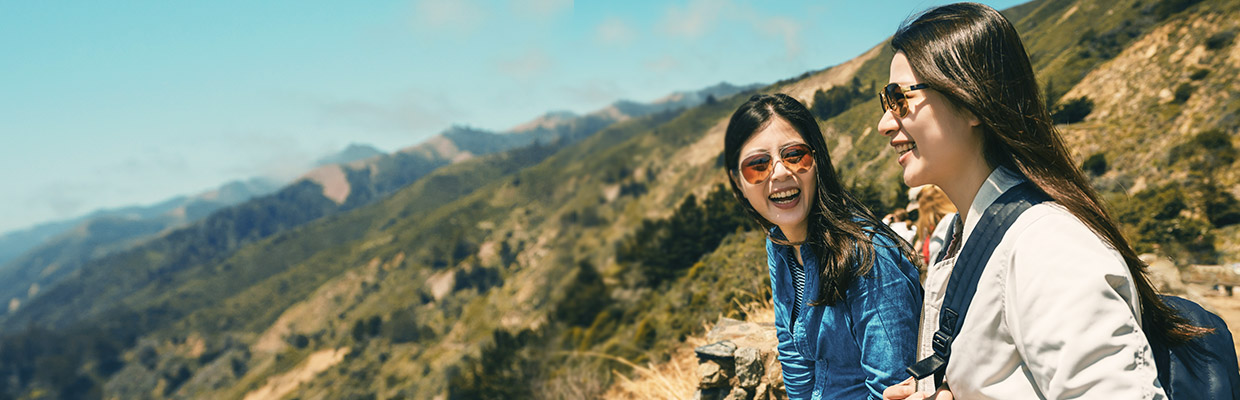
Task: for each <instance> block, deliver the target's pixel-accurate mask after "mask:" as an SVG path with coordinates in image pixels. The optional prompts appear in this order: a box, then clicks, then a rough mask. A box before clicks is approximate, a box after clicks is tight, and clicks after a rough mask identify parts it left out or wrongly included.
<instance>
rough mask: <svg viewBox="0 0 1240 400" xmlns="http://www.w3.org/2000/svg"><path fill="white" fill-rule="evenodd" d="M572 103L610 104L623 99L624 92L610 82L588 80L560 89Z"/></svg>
mask: <svg viewBox="0 0 1240 400" xmlns="http://www.w3.org/2000/svg"><path fill="white" fill-rule="evenodd" d="M560 91H561V92H563V93H564V96H565V97H566V98H568V99H569V100H570V101H572V102H573V103H577V104H585V105H590V106H596V105H602V104H611V103H612V102H614V101H616V100H620V99H622V98H624V96H625V91H624V89H623V88H621V87H620V85H617V84H616V83H615V82H612V81H603V80H597V79H596V80H590V81H586V82H582V83H579V84H576V85H572V86H564V87H562V88H561V89H560Z"/></svg>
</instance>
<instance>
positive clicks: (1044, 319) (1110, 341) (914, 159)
mask: <svg viewBox="0 0 1240 400" xmlns="http://www.w3.org/2000/svg"><path fill="white" fill-rule="evenodd" d="M891 47H892V48H893V49H894V50H895V56H894V57H893V58H892V60H891V71H890V73H891V75H890V82H891V83H890V84H889V85H887V87H886V88H885V89H884V90H883V92H882V93H881V94H880V97H881V102H882V105H883V108H884V113H883V116H882V119H881V120H880V121H879V122H878V131H879V132H881V133H882V134H883V135H886V136H887V137H889V138H890V139H891V141H890V145H891V147H892V148H893V150H894V151H895V152H896V153H897V157H898V158H897V162H899V164H900V165H901V166H902V167H903V168H904V173H903V177H904V182H905V183H907V184H908V185H909V186H917V185H924V184H935V185H938V186H939V187H940V188H942V189H943V192H944V193H946V194H947V197H948V198H949V199H951V202H952V203H953V204H954V205H955V206H956V208H957V209H959V210H960V211H961V213H960V214H959V218H958V219H955V220H954V221H955V222H954V223H952V229H953V230H954V231H955V232H956V234H955V235H953V237H954V238H955V239H954V240H952V241H951V243H949V244H948V245H947V247H948V253H947V254H946V257H944V258H943V259H942V260H941V261H938V262H937V263H933V262H932V263H931V264H932V265H930V266H929V268H928V271H927V274H926V275H927V276H926V281H925V286H926V296H925V304H924V305H923V317H922V323H921V336H920V341H919V345H918V351H919V354H918V358H919V359H921V358H923V357H928V356H930V355H931V354H932V353H933V352H934V351H933V350H932V348H933V345H932V343H933V341H934V338H935V336H934V333H935V331H936V330H937V329H938V321H939V310H940V308H941V305H942V303H943V296H944V291H945V290H946V288H947V283H948V278H949V277H950V275H951V271H952V268H953V267H954V266H955V264H956V260H957V259H961V258H963V257H964V256H966V255H967V254H965V255H962V254H960V253H961V251H960V250H961V248H962V247H963V245H964V243H965V242H968V241H969V240H971V235H972V234H977V235H981V233H975V232H972V231H973V228H974V227H975V226H976V224H977V220H978V219H979V218H980V217H981V215H982V214H981V213H982V212H983V211H984V210H986V208H987V207H988V206H990V205H991V204H992V203H993V202H994V201H995V200H996V199H997V198H998V197H999V196H1000V195H1001V194H1003V193H1004V192H1007V191H1008V190H1010V189H1012V188H1013V187H1016V185H1019V184H1026V185H1030V184H1031V185H1032V186H1031V188H1032V190H1034V191H1035V193H1037V192H1040V193H1042V194H1045V195H1046V196H1048V197H1049V198H1050V199H1051V201H1047V202H1043V203H1041V204H1038V205H1034V206H1033V207H1032V208H1029V209H1028V210H1027V211H1025V212H1024V213H1022V214H1020V216H1019V217H1018V218H1017V219H1016V222H1015V223H1014V224H1013V225H1012V226H1011V228H1009V229H1008V230H1007V231H1006V233H1005V234H1004V235H1003V237H1002V238H1001V239H1000V241H999V245H998V247H997V248H995V250H994V253H993V254H992V255H991V256H990V258H989V259H988V261H987V262H986V264H985V265H984V267H983V269H982V271H981V275H980V278H979V280H978V283H977V291H976V293H975V294H974V297H973V299H972V301H971V302H970V303H969V304H970V305H969V308H968V312H967V314H966V318H965V319H964V322H963V326H961V327H960V329H959V331H957V332H956V333H955V335H954V336H955V341H954V342H952V343H951V345H950V351H951V352H950V362H949V363H948V364H947V366H946V370H945V374H944V383H943V385H942V386H939V387H937V388H936V387H935V386H934V385H935V384H934V379H929V378H927V379H923V380H922V381H920V382H917V383H916V384H915V383H914V382H913V381H912V380H911V379H910V380H909V381H907V382H905V383H903V384H901V385H897V386H895V387H892V388H890V389H889V390H888V391H887V393H885V394H886V395H887V398H891V399H906V398H907V399H921V398H925V397H926V396H930V395H932V394H934V393H936V392H937V394H938V397H936V399H939V400H942V399H949V398H952V397H953V396H954V397H955V398H959V399H1038V398H1042V399H1047V398H1049V399H1057V398H1113V399H1154V398H1165V394H1164V393H1163V390H1162V388H1161V387H1160V386H1159V384H1158V377H1157V369H1156V367H1155V364H1154V359H1153V357H1152V355H1151V350H1150V345H1149V342H1148V340H1147V339H1146V332H1145V331H1147V330H1148V331H1149V334H1151V335H1158V337H1162V338H1166V340H1167V342H1168V343H1177V342H1182V341H1184V340H1186V339H1187V338H1189V337H1192V336H1194V335H1198V334H1200V333H1201V329H1200V328H1196V327H1193V326H1191V325H1188V324H1187V323H1186V322H1185V321H1184V320H1183V319H1182V318H1180V317H1178V316H1176V315H1174V313H1173V312H1172V311H1171V309H1170V308H1168V306H1167V305H1166V304H1164V303H1163V302H1162V300H1160V299H1159V297H1158V296H1157V295H1156V293H1155V290H1154V288H1153V287H1152V286H1151V285H1150V281H1149V279H1148V278H1147V276H1146V272H1145V265H1144V263H1143V262H1141V260H1140V259H1138V258H1137V254H1136V252H1134V251H1133V249H1132V247H1131V246H1129V245H1128V242H1127V241H1126V240H1125V239H1124V237H1123V236H1122V235H1121V234H1120V231H1119V228H1118V226H1117V224H1116V223H1115V222H1114V221H1113V220H1112V219H1111V218H1110V217H1109V216H1108V214H1107V212H1106V209H1105V208H1103V206H1102V203H1101V202H1100V201H1099V200H1098V195H1097V194H1096V193H1095V192H1094V190H1093V188H1092V187H1091V186H1090V183H1089V181H1088V180H1087V179H1085V177H1084V176H1083V175H1082V174H1081V171H1080V170H1079V169H1077V167H1076V163H1075V162H1073V160H1072V158H1071V156H1070V155H1069V151H1068V149H1067V147H1066V146H1065V145H1064V141H1063V139H1062V138H1061V137H1060V135H1059V133H1058V132H1057V131H1056V130H1055V127H1054V125H1053V124H1052V123H1051V118H1050V115H1049V114H1048V113H1047V110H1046V108H1045V107H1044V106H1043V104H1045V103H1044V102H1043V100H1042V99H1041V97H1040V94H1039V91H1038V88H1039V87H1040V86H1039V85H1038V83H1037V82H1036V80H1035V79H1034V73H1033V69H1032V67H1031V66H1030V64H1029V58H1028V56H1027V55H1026V54H1025V49H1024V45H1023V44H1021V40H1020V37H1019V36H1018V35H1017V33H1016V30H1015V28H1013V26H1012V24H1011V23H1010V22H1008V20H1007V19H1006V18H1004V17H1003V15H1002V14H1000V13H999V12H998V11H995V10H994V9H992V8H990V7H987V6H984V5H980V4H973V3H959V4H952V5H947V6H942V7H939V8H935V9H931V10H929V11H927V12H925V13H923V14H921V15H920V16H918V17H917V18H916V19H914V20H913V21H912V22H908V23H906V24H905V25H904V26H902V27H900V29H899V30H898V31H896V34H895V36H893V37H892V39H891ZM1026 187H1030V186H1026ZM1143 313H1144V314H1143ZM1143 315H1144V317H1143ZM1143 319H1144V320H1143ZM914 386H916V388H915V387H914Z"/></svg>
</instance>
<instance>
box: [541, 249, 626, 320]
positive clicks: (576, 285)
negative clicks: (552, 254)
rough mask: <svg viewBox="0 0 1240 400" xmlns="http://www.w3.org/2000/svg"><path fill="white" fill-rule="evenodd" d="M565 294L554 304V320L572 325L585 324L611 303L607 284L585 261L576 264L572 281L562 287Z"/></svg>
mask: <svg viewBox="0 0 1240 400" xmlns="http://www.w3.org/2000/svg"><path fill="white" fill-rule="evenodd" d="M564 293H565V296H564V298H563V299H562V300H560V302H559V304H557V305H556V306H555V311H554V312H553V314H552V315H554V317H555V319H556V320H559V321H563V322H565V323H567V324H569V325H572V326H587V325H589V324H590V323H591V322H593V321H594V319H595V316H597V315H598V313H599V312H600V311H602V310H603V309H605V308H607V305H608V304H609V303H611V296H609V295H608V293H607V285H606V284H604V283H603V278H602V277H601V276H599V274H598V271H596V270H595V269H594V266H593V265H591V264H590V263H589V262H587V261H582V262H580V263H578V264H577V272H576V274H575V275H574V277H573V280H572V282H570V283H569V284H568V286H567V287H565V288H564Z"/></svg>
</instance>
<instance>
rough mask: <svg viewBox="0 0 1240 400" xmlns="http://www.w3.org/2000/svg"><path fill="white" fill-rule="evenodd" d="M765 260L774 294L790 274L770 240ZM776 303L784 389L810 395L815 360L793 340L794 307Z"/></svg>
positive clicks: (793, 394) (791, 393)
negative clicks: (787, 272) (803, 351)
mask: <svg viewBox="0 0 1240 400" xmlns="http://www.w3.org/2000/svg"><path fill="white" fill-rule="evenodd" d="M766 262H767V266H768V267H769V270H770V274H771V296H772V297H774V296H778V295H777V294H776V292H778V291H780V289H779V288H780V286H781V285H782V284H784V283H785V282H783V281H784V277H785V276H787V275H786V274H785V273H782V272H781V269H780V268H781V263H780V262H779V253H778V252H777V250H776V249H775V246H774V244H773V243H771V241H770V239H767V241H766ZM783 269H784V270H786V269H787V267H786V266H784V267H783ZM788 286H791V285H788ZM773 303H774V304H775V336H776V337H777V338H778V339H779V345H778V347H777V350H778V352H779V363H780V366H781V367H782V368H783V375H784V388H785V390H786V391H787V392H788V398H790V399H803V398H809V397H810V395H812V394H813V390H814V360H812V359H806V358H805V357H802V356H801V353H800V352H798V351H797V350H796V347H795V345H794V344H793V342H792V326H791V324H790V323H789V322H791V318H790V317H791V314H792V308H790V307H788V305H787V304H784V303H783V302H781V301H778V300H776V301H773Z"/></svg>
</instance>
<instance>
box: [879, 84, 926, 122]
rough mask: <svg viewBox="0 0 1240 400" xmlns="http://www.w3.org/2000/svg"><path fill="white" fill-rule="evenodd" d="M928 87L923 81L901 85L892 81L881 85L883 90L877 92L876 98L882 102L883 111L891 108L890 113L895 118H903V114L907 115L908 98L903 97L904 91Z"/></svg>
mask: <svg viewBox="0 0 1240 400" xmlns="http://www.w3.org/2000/svg"><path fill="white" fill-rule="evenodd" d="M929 88H930V85H927V84H925V83H918V84H915V85H912V86H903V87H901V86H900V84H898V83H892V84H889V85H887V86H886V87H883V91H882V92H879V93H878V100H879V102H880V103H882V106H883V110H884V111H886V110H891V115H894V116H896V118H904V116H905V115H908V98H907V97H904V93H905V92H911V91H914V90H921V89H929Z"/></svg>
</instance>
